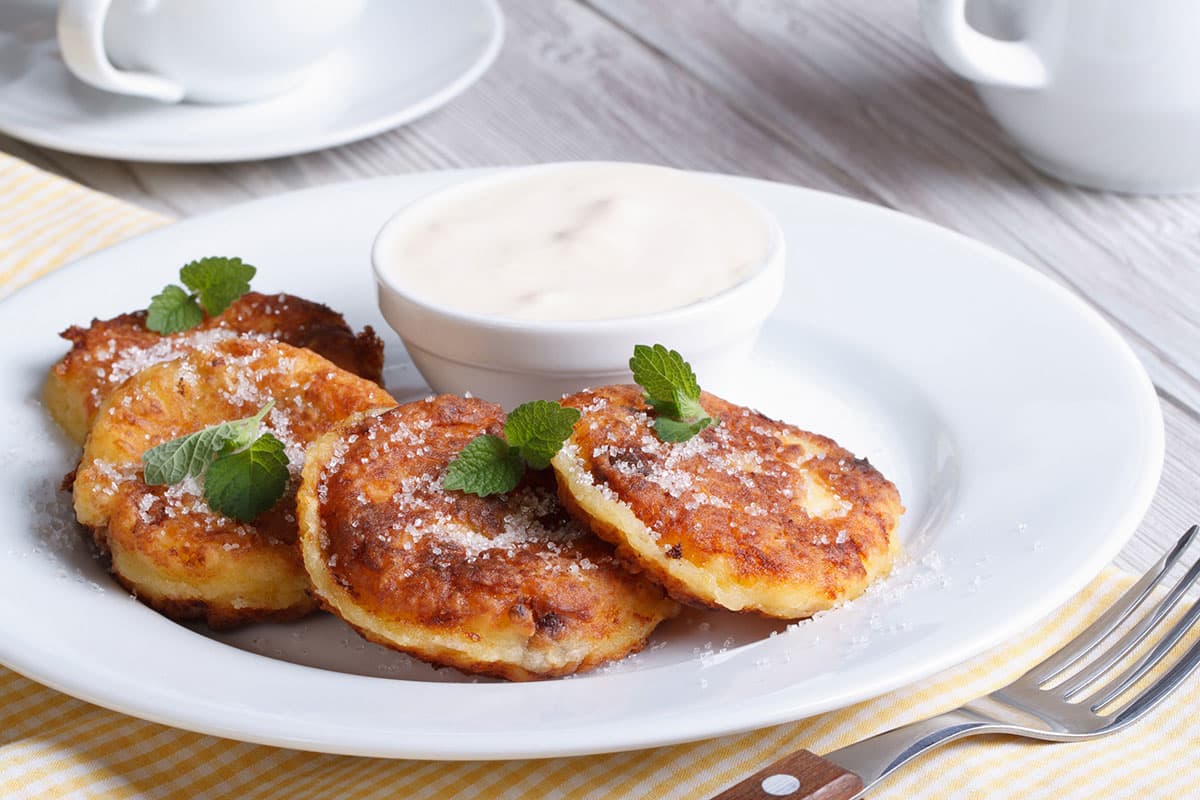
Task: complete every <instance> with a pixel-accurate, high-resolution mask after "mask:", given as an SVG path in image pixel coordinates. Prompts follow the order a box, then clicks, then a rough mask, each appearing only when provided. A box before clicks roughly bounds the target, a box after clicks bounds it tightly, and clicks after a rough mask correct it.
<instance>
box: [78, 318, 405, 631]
mask: <svg viewBox="0 0 1200 800" xmlns="http://www.w3.org/2000/svg"><path fill="white" fill-rule="evenodd" d="M266 398H270V399H273V400H274V401H275V410H273V411H272V412H271V414H270V415H269V416H268V417H267V419H266V426H267V428H268V430H271V431H272V432H274V433H276V435H278V436H279V437H280V438H282V439H284V440H285V442H287V443H289V447H290V448H291V451H290V453H289V455H294V456H296V457H298V454H300V453H302V452H303V448H304V446H305V445H307V444H308V443H309V442H311V441H313V440H314V439H316V438H317V437H318V436H320V435H321V434H323V433H324V432H325V431H327V430H329V429H330V428H331V427H333V425H334V424H336V423H337V422H338V421H340V420H342V419H344V418H345V417H347V416H350V415H351V414H355V413H358V412H362V411H366V410H368V409H373V408H380V407H387V406H390V405H392V404H393V401H392V399H391V397H390V396H389V395H388V394H387V393H386V392H385V391H383V390H382V389H381V388H379V386H377V385H376V384H374V383H372V382H370V381H367V380H364V379H362V378H359V377H358V376H355V375H352V374H350V373H348V372H346V371H344V370H341V369H338V368H337V367H336V366H334V365H333V364H332V363H330V362H329V361H327V360H325V359H324V358H321V357H320V356H318V355H316V354H315V353H313V352H311V351H309V350H305V349H300V348H295V347H292V346H290V345H286V344H282V343H276V342H269V341H255V340H250V339H237V338H235V339H230V340H227V341H225V342H222V343H220V344H217V345H214V346H213V347H212V348H211V349H210V350H205V351H192V352H190V353H188V354H187V355H185V356H183V357H182V358H179V359H177V360H174V361H169V362H163V363H159V364H156V365H154V366H151V367H148V368H147V369H145V370H142V371H141V372H139V373H138V374H137V375H135V376H134V377H132V378H130V379H129V380H128V381H126V382H125V383H124V384H123V385H122V386H120V387H119V388H118V389H116V390H115V391H114V392H112V393H111V394H110V396H109V398H108V400H107V401H106V403H105V404H104V405H103V406H102V407H101V409H100V412H99V414H98V415H97V419H96V422H95V424H94V426H93V427H92V430H91V433H90V434H89V436H88V439H87V443H86V445H85V447H84V452H83V457H82V459H81V460H80V464H79V467H78V468H77V470H76V473H75V479H74V488H73V490H74V498H75V509H76V514H77V516H78V518H79V521H80V522H81V523H83V524H84V525H85V526H87V527H88V528H90V529H91V530H92V532H93V536H94V537H95V539H96V542H97V545H98V546H99V547H100V549H101V550H102V551H104V552H106V553H108V554H109V555H110V557H111V563H112V570H113V572H114V574H116V575H117V577H118V579H119V580H120V581H121V583H122V584H123V585H125V586H126V587H127V588H129V589H130V590H131V591H134V592H135V593H136V594H137V596H138V598H139V599H141V600H142V602H144V603H146V604H147V605H150V606H151V607H153V608H156V609H158V610H159V611H162V612H163V613H164V614H166V615H168V616H170V617H172V618H175V619H204V620H205V621H206V622H207V623H208V624H209V625H210V626H212V627H214V628H225V627H231V626H233V625H238V624H244V623H246V622H258V621H274V620H282V619H294V618H296V617H299V616H303V615H304V614H306V613H308V612H309V611H311V610H313V609H314V608H315V607H316V603H315V601H314V600H313V599H312V598H311V597H310V596H309V595H308V591H307V590H308V588H309V583H308V577H307V574H306V573H305V572H304V568H303V565H302V564H301V561H300V555H299V552H298V550H297V547H296V535H297V527H296V515H295V485H294V484H293V486H292V488H291V490H289V492H288V493H287V494H285V496H284V497H283V498H282V499H281V500H280V501H279V502H278V503H276V504H275V506H274V507H272V508H271V509H270V510H268V511H266V512H264V513H263V514H261V515H260V516H259V517H258V518H257V519H256V520H254V522H253V523H239V522H236V521H234V520H232V519H229V518H227V517H224V516H222V515H220V514H216V513H214V512H212V511H210V510H208V508H207V506H206V505H204V504H203V502H202V499H201V498H200V497H199V496H198V495H197V494H195V493H193V490H196V491H198V488H199V487H198V486H197V487H191V488H187V487H164V486H148V485H146V484H145V483H144V482H143V480H142V476H141V456H142V454H143V453H144V452H145V451H146V450H148V449H149V448H151V447H154V446H155V445H158V444H161V443H162V442H164V441H167V440H170V439H173V438H175V437H177V436H181V435H183V434H186V433H190V432H192V431H195V430H199V429H201V428H204V427H206V426H208V425H213V424H216V423H219V422H223V421H227V420H232V419H239V418H242V417H246V416H248V415H250V414H253V413H255V412H256V411H257V410H258V408H259V407H260V406H261V405H262V404H263V403H264V402H265V399H266ZM296 466H297V468H298V467H299V465H298V464H297V465H296Z"/></svg>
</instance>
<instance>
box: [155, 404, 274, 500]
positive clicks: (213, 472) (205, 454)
mask: <svg viewBox="0 0 1200 800" xmlns="http://www.w3.org/2000/svg"><path fill="white" fill-rule="evenodd" d="M274 407H275V401H274V400H271V401H269V402H268V403H267V404H266V405H265V406H263V407H262V408H261V409H259V411H258V413H257V414H255V415H254V416H252V417H246V418H245V419H238V420H233V421H230V422H222V423H220V424H219V425H210V426H209V427H207V428H204V429H202V430H199V431H196V432H194V433H189V434H187V435H186V436H181V437H179V438H178V439H172V440H171V441H169V442H163V443H162V444H160V445H158V446H157V447H152V448H150V449H149V450H147V451H146V452H145V453H143V454H142V467H143V470H142V475H143V479H144V480H145V482H146V484H147V485H149V486H164V485H167V486H169V485H174V484H176V483H179V482H180V481H182V480H184V479H186V478H189V477H194V478H199V477H201V476H203V477H204V499H205V501H206V502H207V503H208V505H209V507H210V508H212V509H213V510H215V511H217V512H219V513H221V514H224V515H225V516H227V517H231V518H233V519H236V520H239V521H241V522H250V521H252V520H253V519H254V518H256V517H257V516H258V515H259V514H261V513H262V512H264V511H266V510H267V509H268V508H270V507H271V506H273V505H274V504H275V502H276V501H277V500H279V498H280V497H282V496H283V493H284V490H285V489H286V488H287V483H288V479H289V478H290V473H289V472H288V460H287V455H286V454H285V453H284V449H283V443H282V442H280V441H279V440H278V439H277V438H275V437H274V436H272V435H271V434H270V433H262V434H261V435H260V432H259V430H260V427H261V425H262V421H263V419H264V418H265V417H266V416H267V414H268V413H269V412H270V411H271V409H272V408H274Z"/></svg>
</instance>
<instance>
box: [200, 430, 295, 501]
mask: <svg viewBox="0 0 1200 800" xmlns="http://www.w3.org/2000/svg"><path fill="white" fill-rule="evenodd" d="M290 477H291V474H290V473H289V472H288V459H287V454H286V453H284V450H283V442H281V441H279V440H278V439H276V438H275V437H274V436H272V435H271V434H269V433H264V434H263V435H262V436H259V437H258V438H257V439H255V440H254V441H253V442H252V443H251V444H250V446H249V447H247V448H246V449H244V450H239V451H238V452H236V453H227V454H223V455H221V456H220V457H219V458H218V459H217V460H216V461H214V462H212V464H210V465H209V467H208V472H207V473H206V474H205V476H204V499H205V500H206V501H207V502H208V505H209V507H210V508H212V509H213V510H214V511H218V512H220V513H222V514H224V515H225V516H227V517H231V518H233V519H236V520H238V521H240V522H252V521H254V519H255V518H257V517H258V515H259V514H261V513H263V512H264V511H266V510H267V509H268V508H270V507H271V506H273V505H275V503H276V502H278V500H279V498H281V497H283V493H284V491H285V490H286V489H287V485H288V480H289V478H290Z"/></svg>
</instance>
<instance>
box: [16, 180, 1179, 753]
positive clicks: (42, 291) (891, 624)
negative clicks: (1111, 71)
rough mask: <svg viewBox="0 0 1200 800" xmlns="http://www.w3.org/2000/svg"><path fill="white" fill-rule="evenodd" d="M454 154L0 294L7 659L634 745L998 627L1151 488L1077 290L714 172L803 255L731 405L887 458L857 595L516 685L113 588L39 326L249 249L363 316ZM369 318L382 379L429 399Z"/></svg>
mask: <svg viewBox="0 0 1200 800" xmlns="http://www.w3.org/2000/svg"><path fill="white" fill-rule="evenodd" d="M475 174H477V173H440V174H425V175H410V176H402V177H395V178H386V179H379V180H376V181H369V182H361V183H355V184H346V185H339V186H329V187H324V188H320V189H314V190H310V191H305V192H300V193H296V194H290V195H281V196H278V197H273V198H269V199H265V200H260V201H256V202H253V203H249V204H246V205H244V206H238V207H235V208H231V209H228V210H225V211H222V212H220V213H217V214H213V215H209V216H206V217H200V218H196V219H193V220H189V221H186V222H182V223H179V224H178V225H174V226H172V227H169V228H166V229H164V230H162V231H158V232H154V233H151V234H148V235H146V236H143V237H141V238H138V239H136V240H133V241H131V242H129V243H126V244H123V245H120V246H118V247H115V248H112V249H110V250H108V251H105V252H103V253H99V254H96V255H94V256H90V257H88V258H86V259H83V260H81V261H80V262H78V263H77V264H76V265H75V266H74V267H68V268H66V269H65V270H63V271H61V272H59V273H57V274H55V275H53V276H51V277H49V278H47V279H44V280H42V281H40V282H38V283H36V284H34V285H33V286H31V287H29V288H28V289H26V290H24V291H22V292H20V293H18V294H17V295H15V296H14V297H12V298H11V299H10V300H8V301H6V302H5V303H4V305H3V310H2V312H0V343H2V344H0V369H3V374H4V375H5V377H6V379H5V381H4V382H3V383H2V384H0V411H2V413H0V452H3V453H4V454H5V460H6V467H7V469H6V472H5V474H6V475H7V476H8V479H7V484H6V486H5V489H4V490H3V491H2V492H0V521H2V523H3V524H0V662H3V663H4V664H6V665H8V666H10V667H12V668H13V669H16V670H18V671H19V672H22V673H24V674H26V675H28V676H30V677H32V678H34V679H36V680H38V681H41V682H43V683H45V684H47V685H50V686H53V687H55V688H58V689H60V690H62V691H65V692H67V693H69V694H73V695H75V696H78V697H81V698H84V699H86V700H89V701H91V702H94V703H98V704H100V705H104V706H108V707H110V708H114V709H117V710H119V711H123V712H126V713H129V714H133V715H137V716H141V717H146V718H149V719H154V720H158V721H160V722H164V723H168V724H171V725H176V726H180V727H184V728H189V729H194V730H199V731H206V732H209V733H214V734H218V735H222V736H227V737H232V738H236V739H244V740H250V741H256V742H267V743H271V744H277V745H284V746H290V747H298V748H306V749H312V750H321V751H328V752H339V753H355V754H361V755H377V756H396V757H399V756H404V757H416V758H442V759H473V758H507V757H523V756H552V755H567V754H579V753H595V752H602V751H611V750H620V749H628V748H638V747H648V746H653V745H661V744H666V743H670V742H678V741H683V740H690V739H697V738H702V737H709V736H714V735H717V734H722V733H727V732H732V731H738V730H744V729H749V728H754V727H759V726H765V725H770V724H773V723H778V722H784V721H787V720H792V719H796V718H799V717H803V716H806V715H811V714H815V713H818V712H821V711H825V710H828V709H832V708H838V707H841V706H845V705H847V704H850V703H853V702H856V701H859V700H863V699H865V698H868V697H871V696H874V695H878V694H880V693H882V692H885V691H888V690H890V689H894V688H896V687H900V686H903V685H905V684H907V683H910V682H912V681H914V680H917V679H919V678H922V677H924V676H927V675H929V674H931V673H933V672H935V671H937V670H939V669H942V668H944V667H947V666H950V665H952V664H954V663H956V662H959V661H961V660H962V659H964V658H967V657H969V656H971V655H972V654H974V653H977V652H979V651H981V650H983V649H984V648H987V647H990V646H992V645H995V644H998V643H1000V642H1002V641H1004V640H1005V639H1007V638H1009V637H1011V636H1013V635H1015V634H1017V633H1018V632H1019V631H1020V630H1022V629H1024V628H1026V627H1028V626H1030V625H1032V624H1033V623H1034V622H1035V621H1036V620H1037V619H1038V618H1039V617H1041V616H1042V615H1044V614H1046V613H1048V612H1049V611H1050V610H1051V609H1053V608H1054V607H1055V606H1057V605H1058V604H1060V603H1061V602H1063V601H1065V600H1066V599H1067V598H1068V597H1069V596H1070V595H1072V594H1073V593H1075V592H1076V591H1078V590H1079V589H1080V588H1081V587H1082V586H1083V585H1084V584H1085V583H1086V582H1087V581H1088V580H1089V579H1090V578H1091V577H1092V576H1093V575H1095V574H1096V573H1097V572H1098V571H1099V570H1100V569H1101V567H1103V565H1104V564H1106V563H1107V562H1108V561H1109V560H1110V559H1111V558H1112V557H1113V556H1114V555H1115V554H1116V553H1117V552H1118V551H1119V549H1120V547H1121V546H1122V544H1123V543H1124V542H1125V541H1126V539H1127V538H1128V537H1129V535H1130V534H1131V533H1132V532H1133V530H1134V528H1135V526H1136V525H1137V524H1138V522H1139V520H1140V519H1141V517H1142V515H1143V513H1144V511H1145V509H1146V507H1147V505H1148V504H1149V501H1150V498H1151V495H1152V493H1153V491H1154V488H1155V485H1156V483H1157V480H1158V475H1159V471H1160V468H1161V462H1162V447H1163V432H1162V420H1161V416H1160V412H1159V408H1158V402H1157V399H1156V397H1155V394H1154V390H1153V388H1152V386H1151V384H1150V382H1149V380H1148V379H1147V377H1146V375H1145V373H1144V371H1143V370H1142V368H1141V366H1140V365H1139V364H1138V362H1137V360H1136V359H1135V358H1134V356H1133V355H1132V353H1131V352H1130V350H1129V348H1128V347H1127V346H1126V345H1125V344H1124V342H1122V340H1121V339H1120V338H1119V337H1118V336H1117V334H1116V333H1115V332H1114V331H1113V330H1112V329H1111V328H1110V327H1109V326H1108V325H1107V324H1106V323H1104V322H1103V321H1102V319H1101V318H1100V317H1099V316H1098V315H1097V314H1096V313H1095V312H1093V311H1092V310H1091V309H1089V308H1088V307H1087V306H1086V305H1084V304H1083V303H1082V302H1080V301H1079V300H1077V299H1075V298H1074V297H1073V296H1072V295H1070V294H1069V293H1068V292H1067V291H1065V290H1064V289H1062V288H1060V287H1058V286H1056V285H1055V284H1053V283H1051V282H1050V281H1048V280H1046V279H1045V278H1043V277H1041V276H1039V275H1038V274H1036V273H1035V272H1034V271H1033V270H1030V269H1028V268H1026V267H1024V266H1022V265H1021V264H1019V263H1018V262H1016V261H1014V260H1012V259H1011V258H1008V257H1006V256H1004V255H1001V254H1000V253H998V252H996V251H994V250H991V249H989V248H987V247H984V246H982V245H980V244H977V243H975V242H972V241H970V240H968V239H965V238H963V237H961V236H958V235H956V234H953V233H950V232H947V231H945V230H943V229H941V228H937V227H935V226H932V225H929V224H927V223H924V222H921V221H919V220H915V219H912V218H910V217H906V216H903V215H901V214H897V213H894V212H890V211H887V210H883V209H880V208H876V207H873V206H869V205H865V204H862V203H858V202H855V201H852V200H848V199H845V198H841V197H836V196H832V195H827V194H822V193H819V192H813V191H807V190H803V189H797V188H793V187H788V186H783V185H779V184H771V183H764V182H756V181H751V180H746V179H734V178H728V179H727V180H730V181H731V185H734V186H736V187H738V188H739V189H741V190H742V191H745V192H748V193H749V194H750V195H751V196H752V197H754V198H756V199H757V200H758V201H759V202H761V203H762V204H763V205H764V206H766V207H767V208H768V209H769V210H770V211H771V212H772V213H774V214H775V216H776V217H777V218H778V219H779V220H780V222H781V225H782V226H783V229H784V233H785V235H786V236H787V238H788V241H789V245H790V247H789V249H790V250H791V252H792V256H793V258H795V259H803V263H804V273H805V278H804V280H795V281H789V282H788V285H787V288H786V290H785V294H784V298H783V301H782V302H781V304H780V306H779V308H778V310H777V311H776V313H775V314H774V315H773V316H772V318H771V319H770V320H768V322H767V325H766V326H765V327H764V331H763V335H762V337H761V338H760V340H759V346H758V348H757V349H756V351H755V354H754V358H753V363H752V364H751V370H750V378H749V379H748V380H747V382H746V384H745V386H744V387H743V388H742V391H741V392H739V393H738V394H737V395H735V396H734V397H732V398H731V399H735V400H743V401H749V402H752V403H753V404H754V405H756V406H758V407H760V408H761V409H762V410H763V411H764V412H766V413H768V414H772V415H776V416H782V417H785V418H787V419H789V420H791V421H794V422H796V423H798V424H800V425H803V426H806V427H810V428H812V429H815V430H818V431H822V432H824V433H827V434H830V435H832V436H834V437H836V438H837V439H839V440H840V441H841V442H842V443H843V444H845V445H846V446H847V447H849V448H850V449H852V450H853V451H855V452H856V453H859V454H861V455H864V456H868V457H869V458H870V459H871V461H872V462H873V463H875V464H877V465H878V466H879V467H880V469H881V470H882V471H883V472H884V473H885V474H887V475H888V476H890V477H891V478H892V479H893V480H895V482H896V483H897V485H898V486H899V487H900V491H901V493H902V495H903V497H904V501H905V503H906V505H907V506H908V513H907V515H906V516H905V518H904V521H903V523H902V526H901V530H900V535H901V537H902V540H903V542H904V543H905V546H906V547H907V548H908V551H909V552H910V553H911V555H912V557H913V559H914V563H913V564H912V565H911V566H909V567H906V568H903V569H901V570H900V572H899V573H898V574H897V576H895V577H894V578H892V579H889V580H888V581H887V582H885V583H883V584H881V585H880V587H879V588H878V589H877V590H876V591H874V592H872V593H870V594H869V595H868V596H867V597H865V598H863V599H862V600H860V601H858V602H856V603H855V604H854V605H853V606H851V607H849V608H845V609H841V610H839V611H837V612H835V613H832V614H829V615H826V616H824V617H822V618H820V619H817V620H815V621H813V622H810V623H805V624H802V625H800V626H798V627H797V628H796V629H795V630H793V631H789V632H784V633H782V634H781V635H777V636H774V637H770V636H769V635H768V634H769V633H770V632H771V631H772V630H774V629H775V628H774V627H773V626H772V624H771V623H769V622H765V621H762V620H754V619H741V618H739V617H735V616H733V615H724V614H716V613H713V612H696V613H692V614H689V615H687V616H685V617H683V618H681V619H679V620H677V621H674V622H672V623H669V624H668V625H666V626H664V627H663V628H661V629H660V631H658V632H657V633H656V635H655V637H654V640H653V643H652V646H651V648H650V649H648V650H647V651H646V652H644V653H642V654H641V655H639V656H636V657H634V658H633V659H632V660H630V661H628V662H625V663H621V664H618V665H616V666H615V667H612V668H610V669H607V670H601V671H598V672H595V673H592V674H589V675H584V676H579V677H577V678H574V679H571V680H552V681H545V682H540V683H528V684H501V683H490V682H480V683H471V682H467V681H466V680H465V679H464V678H463V677H462V676H460V675H458V674H456V673H453V672H441V673H438V672H434V671H433V670H431V669H430V668H428V667H425V666H424V665H421V664H416V663H413V662H412V661H410V660H409V659H407V658H404V657H402V656H399V655H395V654H391V653H387V652H384V651H381V650H380V649H378V648H376V647H373V646H370V645H366V644H364V643H363V642H362V641H361V640H360V639H359V638H358V637H357V636H356V635H355V634H353V633H352V632H350V631H349V630H348V629H347V628H345V627H344V626H343V625H341V624H340V623H338V622H337V621H335V620H333V619H332V618H330V617H327V616H316V617H313V618H311V619H309V620H308V621H305V622H302V623H299V624H296V625H290V626H277V627H275V626H260V627H254V628H251V629H247V630H244V631H241V632H237V633H234V634H226V635H220V636H215V635H210V634H207V633H205V632H204V631H202V630H193V629H191V628H188V627H184V626H181V625H177V624H175V623H173V622H171V621H169V620H167V619H166V618H164V617H161V616H159V615H158V614H156V613H154V612H152V611H150V610H149V609H147V608H145V607H144V606H142V605H141V604H139V603H138V602H137V601H136V600H134V599H132V598H131V597H129V595H128V594H126V593H125V592H123V591H121V590H120V589H119V588H118V587H117V586H116V584H115V583H113V582H112V581H111V580H110V578H109V577H108V576H107V575H106V574H105V573H104V571H103V569H102V568H101V566H100V564H99V563H98V562H97V561H96V560H95V559H94V558H93V557H92V555H91V553H90V550H89V548H88V547H87V546H86V544H85V543H84V542H83V541H82V537H81V536H80V535H79V533H78V531H77V529H76V528H75V527H74V525H73V523H71V521H70V509H69V504H68V502H67V498H66V497H64V496H63V495H62V494H61V493H59V492H58V490H57V485H58V481H59V477H60V476H61V474H62V473H63V472H65V471H66V470H67V469H69V468H70V467H71V465H72V460H73V458H74V457H75V451H74V449H73V448H72V447H70V446H69V445H68V444H67V443H66V441H65V439H64V438H63V437H62V436H61V435H60V434H59V433H58V432H57V431H56V429H55V428H54V426H53V424H52V423H51V422H50V421H49V420H48V419H47V418H46V415H45V413H44V412H43V409H42V408H41V405H40V403H39V401H38V395H39V387H40V385H41V383H42V380H43V377H44V375H45V372H46V369H47V367H48V365H49V364H50V363H51V362H52V361H54V360H55V359H56V358H58V357H59V356H60V355H61V353H62V352H63V350H64V346H63V343H62V342H60V341H58V340H56V338H55V333H56V332H57V331H58V330H60V329H62V328H63V327H65V326H67V325H68V324H71V323H74V322H79V321H86V320H88V319H91V318H92V317H93V316H99V317H106V316H110V315H113V314H116V313H118V312H122V311H126V310H129V309H131V308H136V307H139V306H142V305H143V304H144V303H145V302H146V301H147V300H148V298H149V297H150V296H151V295H152V294H153V293H154V292H155V291H157V290H158V289H160V288H161V287H162V285H163V284H164V283H165V282H167V281H169V280H171V279H172V278H173V277H174V274H175V270H176V267H177V266H178V265H179V264H182V263H184V262H185V261H187V260H189V259H191V258H194V257H195V256H197V255H198V254H209V253H220V254H230V255H234V254H236V255H240V256H242V257H244V258H246V259H247V260H249V261H250V262H251V263H254V264H257V265H258V266H259V267H260V273H259V275H258V277H257V278H256V280H255V284H256V286H257V287H258V288H259V289H261V290H263V291H271V290H287V291H291V292H296V293H299V294H302V295H306V296H310V297H313V298H317V299H320V300H322V301H325V302H327V303H329V304H331V305H333V306H334V307H336V308H339V309H342V310H344V311H345V312H346V314H347V316H348V317H349V318H350V319H351V320H352V321H353V322H354V323H356V324H362V323H364V322H365V323H370V324H373V325H376V326H378V327H380V328H381V329H382V324H381V323H382V320H381V319H380V318H379V316H378V311H377V310H376V306H375V297H374V291H373V289H374V287H373V286H372V276H371V270H370V266H369V262H368V256H369V248H370V243H371V238H372V236H373V235H374V233H375V231H376V230H378V228H379V227H380V225H382V223H383V222H384V220H385V219H386V218H387V217H388V216H389V215H390V214H391V213H392V212H393V210H394V209H395V208H396V206H397V205H398V204H400V203H403V202H404V201H405V200H406V199H415V198H417V197H420V196H421V195H423V194H425V193H427V192H429V191H431V190H433V189H437V188H439V187H442V186H446V185H449V184H451V183H454V182H456V181H460V180H464V179H465V178H467V177H470V176H473V175H475ZM282 229H286V230H291V231H295V232H296V233H295V235H293V236H290V237H288V236H279V235H278V234H277V231H279V230H282ZM387 340H388V341H387V346H388V348H389V349H388V356H389V366H388V370H387V375H388V378H389V383H390V385H391V387H392V388H393V389H394V390H395V391H396V392H397V394H398V395H401V396H408V395H412V394H415V393H421V392H423V391H424V388H423V386H422V385H421V382H420V379H419V378H418V377H417V376H416V374H415V370H413V369H412V367H411V365H410V364H409V363H408V362H407V360H406V359H405V358H404V356H403V353H402V351H401V350H400V348H399V345H398V343H397V342H396V340H395V338H394V337H391V336H390V334H389V335H388V336H387ZM939 565H940V566H939ZM726 642H728V645H726Z"/></svg>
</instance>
